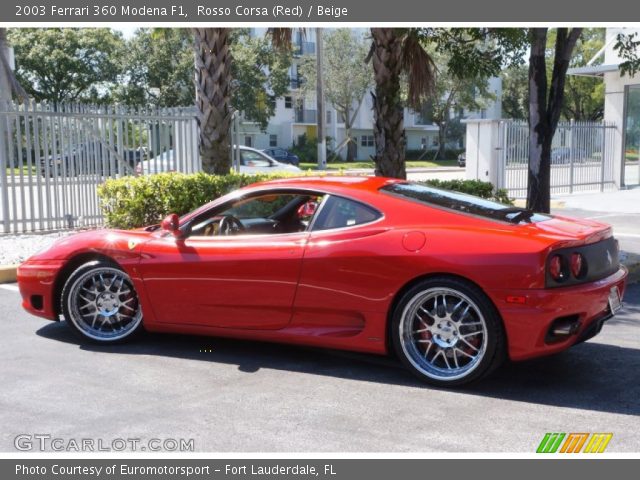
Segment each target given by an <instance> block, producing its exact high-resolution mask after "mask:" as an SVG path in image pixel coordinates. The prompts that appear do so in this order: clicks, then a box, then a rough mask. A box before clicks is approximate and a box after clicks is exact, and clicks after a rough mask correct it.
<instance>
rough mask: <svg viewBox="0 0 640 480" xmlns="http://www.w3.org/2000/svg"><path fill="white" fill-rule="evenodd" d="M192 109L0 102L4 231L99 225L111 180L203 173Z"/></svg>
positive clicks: (0, 212) (0, 195) (0, 196)
mask: <svg viewBox="0 0 640 480" xmlns="http://www.w3.org/2000/svg"><path fill="white" fill-rule="evenodd" d="M197 142H198V133H197V125H196V121H195V115H194V111H193V110H192V109H187V108H184V109H183V108H177V109H149V108H147V109H127V108H124V107H113V106H95V105H77V104H73V105H72V104H62V105H50V104H36V103H33V102H29V103H23V104H16V103H13V102H3V103H0V232H4V233H17V232H29V231H40V230H57V229H65V228H73V227H76V226H94V225H101V224H102V212H101V209H100V205H99V202H98V197H97V193H96V191H97V187H98V186H99V185H100V184H101V183H103V182H104V181H105V180H106V179H107V178H119V177H122V176H126V175H133V174H145V173H153V172H159V171H174V170H175V171H182V172H186V173H189V172H194V171H199V170H200V169H201V168H200V165H199V162H200V159H199V155H198V143H197Z"/></svg>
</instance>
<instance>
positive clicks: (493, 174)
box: [464, 119, 502, 187]
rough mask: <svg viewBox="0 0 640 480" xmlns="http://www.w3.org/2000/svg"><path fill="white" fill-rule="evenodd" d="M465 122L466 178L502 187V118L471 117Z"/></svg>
mask: <svg viewBox="0 0 640 480" xmlns="http://www.w3.org/2000/svg"><path fill="white" fill-rule="evenodd" d="M464 122H465V123H466V124H467V139H466V143H467V148H466V155H467V166H466V169H465V173H466V178H467V179H469V180H476V179H477V180H482V181H485V182H491V183H493V184H494V185H495V186H497V187H501V186H502V185H501V183H502V179H501V178H500V172H499V170H498V157H499V154H500V150H499V148H500V140H499V138H500V120H484V119H471V120H465V121H464Z"/></svg>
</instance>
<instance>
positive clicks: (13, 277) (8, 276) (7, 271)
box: [0, 264, 18, 283]
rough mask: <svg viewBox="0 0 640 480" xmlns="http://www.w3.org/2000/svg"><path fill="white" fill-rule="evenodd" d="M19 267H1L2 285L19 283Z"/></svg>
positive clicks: (0, 279)
mask: <svg viewBox="0 0 640 480" xmlns="http://www.w3.org/2000/svg"><path fill="white" fill-rule="evenodd" d="M17 273H18V265H17V264H16V265H0V283H15V282H16V281H17V279H18V278H17Z"/></svg>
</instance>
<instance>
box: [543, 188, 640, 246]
mask: <svg viewBox="0 0 640 480" xmlns="http://www.w3.org/2000/svg"><path fill="white" fill-rule="evenodd" d="M551 213H554V214H558V215H566V216H570V217H579V218H590V219H593V220H597V221H599V222H604V223H608V224H609V225H611V226H612V227H613V234H614V236H615V237H616V238H617V239H618V241H619V242H620V249H621V250H622V251H625V252H629V253H633V254H636V255H640V188H636V189H631V190H617V191H612V192H604V193H600V192H598V193H586V194H574V195H558V196H555V197H554V202H552V208H551Z"/></svg>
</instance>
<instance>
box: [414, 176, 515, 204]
mask: <svg viewBox="0 0 640 480" xmlns="http://www.w3.org/2000/svg"><path fill="white" fill-rule="evenodd" d="M419 183H422V184H424V185H428V186H430V187H435V188H442V189H444V190H453V191H455V192H460V193H466V194H469V195H475V196H476V197H480V198H487V199H490V200H495V201H496V202H500V203H504V204H506V205H513V200H512V199H511V198H509V195H508V194H507V190H505V189H504V188H498V189H494V188H493V184H492V183H491V182H483V181H482V180H435V179H434V180H425V181H423V182H419Z"/></svg>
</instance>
